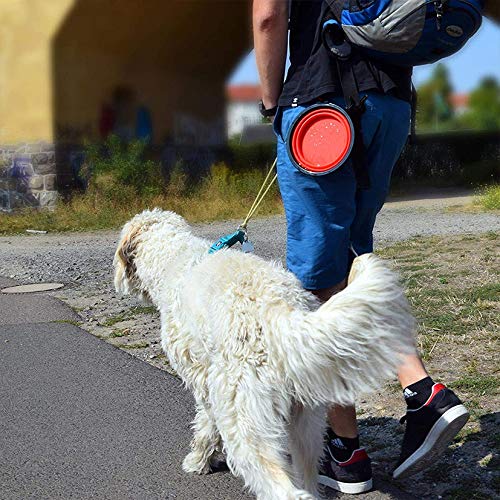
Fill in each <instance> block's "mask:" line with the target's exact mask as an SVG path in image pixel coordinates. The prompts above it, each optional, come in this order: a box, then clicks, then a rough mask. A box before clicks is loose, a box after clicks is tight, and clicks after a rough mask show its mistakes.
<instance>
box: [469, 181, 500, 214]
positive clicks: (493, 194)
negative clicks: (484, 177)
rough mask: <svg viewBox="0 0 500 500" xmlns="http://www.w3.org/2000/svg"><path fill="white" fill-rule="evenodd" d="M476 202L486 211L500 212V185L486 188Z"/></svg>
mask: <svg viewBox="0 0 500 500" xmlns="http://www.w3.org/2000/svg"><path fill="white" fill-rule="evenodd" d="M475 202H476V205H479V206H480V207H482V208H483V209H485V210H500V184H495V185H493V186H488V187H486V188H484V189H483V190H482V191H481V192H480V194H479V196H478V197H477V198H476V200H475Z"/></svg>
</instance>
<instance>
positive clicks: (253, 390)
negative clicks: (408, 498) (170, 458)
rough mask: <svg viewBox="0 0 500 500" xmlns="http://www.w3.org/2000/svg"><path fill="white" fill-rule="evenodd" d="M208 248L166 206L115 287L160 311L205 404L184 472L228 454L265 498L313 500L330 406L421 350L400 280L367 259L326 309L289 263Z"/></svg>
mask: <svg viewBox="0 0 500 500" xmlns="http://www.w3.org/2000/svg"><path fill="white" fill-rule="evenodd" d="M209 247H210V242H208V241H206V240H203V239H200V238H197V237H195V236H193V235H192V233H191V231H190V229H189V227H188V225H187V224H186V222H185V221H184V219H183V218H182V217H180V216H178V215H176V214H175V213H172V212H164V211H161V210H158V209H156V210H153V211H145V212H142V213H141V214H139V215H136V216H135V217H134V218H133V219H132V220H131V221H130V222H128V223H127V224H126V225H125V227H124V228H123V231H122V234H121V240H120V243H119V245H118V249H117V251H116V255H115V259H114V266H115V286H116V289H117V290H118V291H119V292H121V293H136V294H137V295H141V296H143V297H145V298H147V299H149V300H151V301H152V302H153V304H155V305H156V306H157V307H158V309H159V310H160V313H161V338H162V346H163V349H164V350H165V352H166V354H167V356H168V359H169V361H170V363H171V365H172V367H173V368H174V369H175V370H176V371H177V373H178V374H179V376H180V377H181V378H182V380H183V381H184V382H185V384H186V385H187V386H188V387H189V388H190V389H191V390H192V391H193V393H194V397H195V399H196V411H197V413H196V418H195V420H194V423H193V429H194V437H193V440H192V443H191V452H190V453H189V454H188V455H187V456H186V458H185V460H184V463H183V468H184V470H185V471H186V472H196V473H199V474H203V473H207V472H209V471H210V466H211V463H213V461H214V460H215V459H216V457H217V454H218V453H220V452H221V451H222V450H223V451H224V452H225V453H226V457H227V463H228V466H229V468H230V469H231V471H232V472H233V473H235V474H237V475H240V476H242V477H243V479H244V481H245V483H246V485H247V486H248V487H249V488H250V490H251V491H252V492H253V493H254V494H256V495H257V497H258V498H259V499H262V500H291V499H295V500H298V499H302V500H305V499H312V498H314V496H315V495H316V494H317V490H316V485H317V463H318V460H319V455H320V454H321V452H322V442H323V431H324V422H325V405H327V404H329V403H339V404H349V403H352V402H353V401H354V400H355V398H356V395H357V394H359V393H360V392H361V391H366V390H369V389H373V388H376V387H378V384H379V382H380V380H381V378H384V377H389V376H390V375H392V374H393V373H394V370H395V368H396V366H397V364H398V361H399V357H400V354H401V353H405V352H412V351H413V349H414V344H413V333H414V320H413V317H412V315H411V313H410V311H409V307H408V303H407V301H406V299H405V297H404V294H403V291H402V290H401V287H400V285H399V283H398V279H397V276H396V275H395V274H394V273H393V272H392V271H390V270H389V269H388V268H387V267H386V265H385V264H384V263H383V262H382V261H381V260H380V259H379V258H377V257H375V256H374V255H373V254H369V255H363V256H361V257H359V258H357V259H356V260H355V262H354V266H353V270H352V271H351V274H350V277H349V282H350V284H349V286H348V287H347V288H346V289H345V290H344V291H342V292H340V293H339V294H337V295H335V296H334V297H332V298H331V299H330V300H329V301H328V302H326V303H325V304H323V305H322V306H321V307H319V308H318V305H319V304H318V302H317V300H316V299H315V297H314V296H313V295H312V294H311V293H310V292H307V291H305V290H304V289H303V288H302V287H301V285H300V283H299V281H298V280H297V279H296V278H295V277H294V276H293V275H292V273H290V272H288V271H286V270H285V269H283V267H282V266H281V265H279V264H277V263H271V262H267V261H264V260H263V259H261V258H259V257H257V256H255V255H250V254H244V253H242V252H240V251H237V250H221V251H219V252H216V253H214V254H211V255H209V254H208V249H209ZM285 438H286V439H285ZM288 452H289V453H290V454H291V456H292V467H290V466H289V460H288V459H287V453H288ZM290 468H292V470H289V469H290Z"/></svg>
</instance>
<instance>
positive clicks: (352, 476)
mask: <svg viewBox="0 0 500 500" xmlns="http://www.w3.org/2000/svg"><path fill="white" fill-rule="evenodd" d="M325 448H326V451H325V453H326V456H325V457H324V458H323V461H322V463H321V466H320V471H319V476H318V482H319V484H322V485H323V486H327V487H328V488H332V489H333V490H336V491H341V492H342V493H351V494H357V493H364V492H365V491H369V490H371V489H372V486H373V482H372V464H371V460H370V457H369V456H368V455H367V454H366V451H365V449H364V448H360V449H358V450H354V451H353V452H352V455H351V457H350V458H349V460H346V461H345V462H339V461H338V460H335V458H333V455H332V454H331V453H330V450H329V448H328V446H326V447H325Z"/></svg>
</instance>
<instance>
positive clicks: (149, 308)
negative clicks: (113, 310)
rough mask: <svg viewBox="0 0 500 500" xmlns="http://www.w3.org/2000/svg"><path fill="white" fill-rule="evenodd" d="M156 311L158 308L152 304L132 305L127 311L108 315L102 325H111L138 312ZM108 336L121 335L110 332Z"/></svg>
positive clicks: (153, 312)
mask: <svg viewBox="0 0 500 500" xmlns="http://www.w3.org/2000/svg"><path fill="white" fill-rule="evenodd" d="M157 312H158V309H156V307H154V306H134V307H131V308H130V309H129V310H128V311H123V312H121V313H120V314H117V315H115V316H110V317H109V318H108V319H106V320H105V321H104V322H103V323H102V324H103V326H113V325H116V324H117V323H121V322H122V321H126V320H128V319H131V318H133V317H134V316H137V315H139V314H156V313H157ZM117 331H120V330H115V332H117ZM110 336H114V337H121V335H116V334H115V335H113V334H111V335H110Z"/></svg>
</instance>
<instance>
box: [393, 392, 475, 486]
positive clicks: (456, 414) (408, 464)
mask: <svg viewBox="0 0 500 500" xmlns="http://www.w3.org/2000/svg"><path fill="white" fill-rule="evenodd" d="M468 419H469V412H468V411H467V409H466V408H465V406H464V405H463V404H462V402H461V401H460V399H458V398H457V396H456V395H455V393H454V392H453V391H451V390H450V389H448V388H447V387H446V386H444V385H443V384H434V385H433V386H432V392H431V395H430V396H429V399H428V400H427V401H426V402H425V403H424V404H423V405H422V406H421V407H420V408H417V409H415V410H410V409H408V410H407V412H406V415H405V416H404V417H403V418H402V419H401V423H403V422H404V421H405V420H406V430H405V435H404V438H403V445H402V448H401V455H400V457H399V462H398V466H397V467H396V469H395V471H394V472H393V477H394V479H399V478H402V477H407V476H411V475H412V474H415V473H417V472H418V471H420V470H422V469H424V468H425V467H427V466H428V465H430V464H432V463H433V462H434V461H435V459H436V458H437V457H438V456H439V455H440V454H441V453H443V452H444V451H445V450H446V448H447V447H448V445H449V444H450V443H451V442H452V440H453V438H454V437H455V436H456V435H457V434H458V432H459V431H460V429H461V428H462V427H463V426H464V425H465V424H466V422H467V420H468Z"/></svg>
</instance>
